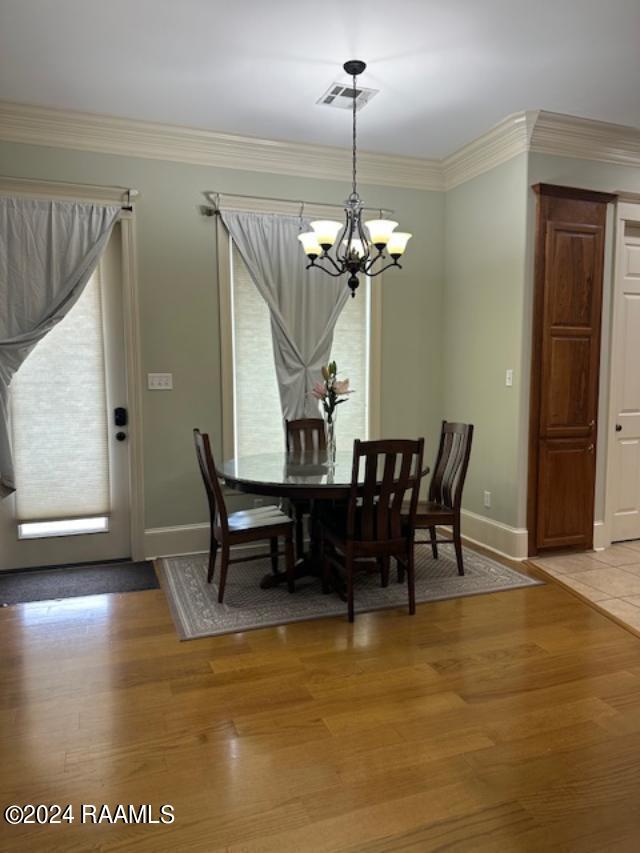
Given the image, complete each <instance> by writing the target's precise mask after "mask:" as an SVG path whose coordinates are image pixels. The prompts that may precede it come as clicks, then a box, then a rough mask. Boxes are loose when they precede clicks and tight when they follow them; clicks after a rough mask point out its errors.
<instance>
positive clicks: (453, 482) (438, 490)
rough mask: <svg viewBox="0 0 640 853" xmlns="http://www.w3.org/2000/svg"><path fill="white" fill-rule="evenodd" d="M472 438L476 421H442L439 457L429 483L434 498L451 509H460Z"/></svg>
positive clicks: (430, 492)
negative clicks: (463, 422)
mask: <svg viewBox="0 0 640 853" xmlns="http://www.w3.org/2000/svg"><path fill="white" fill-rule="evenodd" d="M472 439H473V425H472V424H461V423H452V422H448V421H443V422H442V431H441V433H440V445H439V447H438V456H437V458H436V463H435V466H434V469H433V477H432V478H431V484H430V486H429V500H430V501H434V502H435V503H439V504H442V506H445V507H448V508H449V509H455V510H458V509H460V506H461V504H462V491H463V489H464V481H465V479H466V476H467V468H468V467H469V456H470V454H471V442H472Z"/></svg>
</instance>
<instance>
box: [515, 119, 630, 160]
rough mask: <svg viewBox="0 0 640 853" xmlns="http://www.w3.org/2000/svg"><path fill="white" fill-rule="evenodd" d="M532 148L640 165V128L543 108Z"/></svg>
mask: <svg viewBox="0 0 640 853" xmlns="http://www.w3.org/2000/svg"><path fill="white" fill-rule="evenodd" d="M530 150H531V151H534V152H536V153H538V154H555V155H557V156H559V157H576V158H578V159H580V160H597V161H599V162H601V163H615V164H617V165H619V166H632V167H636V168H637V167H638V166H640V129H638V128H635V127H625V126H624V125H621V124H608V123H607V122H603V121H594V120H592V119H586V118H578V117H576V116H568V115H562V114H560V113H550V112H545V111H544V110H541V111H540V112H539V113H538V114H537V118H536V121H535V124H534V127H533V133H532V136H531V142H530Z"/></svg>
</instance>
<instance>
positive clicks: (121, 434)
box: [116, 432, 127, 441]
mask: <svg viewBox="0 0 640 853" xmlns="http://www.w3.org/2000/svg"><path fill="white" fill-rule="evenodd" d="M126 437H127V434H126V432H117V433H116V441H124V440H125V438H126Z"/></svg>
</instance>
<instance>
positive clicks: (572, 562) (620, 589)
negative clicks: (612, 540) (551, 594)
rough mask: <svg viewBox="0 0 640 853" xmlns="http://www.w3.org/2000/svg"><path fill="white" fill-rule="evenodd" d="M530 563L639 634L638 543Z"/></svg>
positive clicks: (636, 541) (561, 555) (639, 585)
mask: <svg viewBox="0 0 640 853" xmlns="http://www.w3.org/2000/svg"><path fill="white" fill-rule="evenodd" d="M532 563H533V564H534V565H535V566H538V567H539V568H541V569H542V570H543V571H545V572H546V573H547V574H549V575H551V577H553V578H556V579H557V580H558V581H560V583H562V584H564V586H567V587H569V588H570V589H572V590H574V591H575V592H577V593H579V594H580V595H581V596H583V598H586V599H588V600H589V601H592V602H594V604H595V605H596V606H597V607H598V608H599V609H601V610H604V611H605V612H606V613H609V614H611V615H612V616H613V617H614V618H616V619H617V621H619V622H624V623H625V624H626V625H628V626H629V627H630V628H632V629H633V630H634V632H635V633H638V634H640V540H635V541H633V542H624V543H622V544H619V545H612V546H611V547H610V548H606V549H605V550H604V551H589V552H586V553H579V554H572V553H568V554H559V555H556V556H553V557H536V559H535V560H532Z"/></svg>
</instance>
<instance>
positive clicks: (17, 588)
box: [0, 560, 159, 605]
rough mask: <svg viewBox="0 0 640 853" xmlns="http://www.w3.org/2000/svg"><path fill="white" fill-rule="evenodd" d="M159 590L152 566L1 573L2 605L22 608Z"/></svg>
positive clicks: (107, 565) (105, 565)
mask: <svg viewBox="0 0 640 853" xmlns="http://www.w3.org/2000/svg"><path fill="white" fill-rule="evenodd" d="M158 586H159V584H158V579H157V577H156V573H155V572H154V570H153V564H152V563H149V562H140V563H131V562H129V561H128V560H127V561H126V562H124V561H123V562H118V563H94V564H91V565H88V566H59V567H56V568H48V569H24V570H20V571H12V572H4V573H0V603H1V604H2V605H7V604H23V603H26V602H29V601H47V600H49V599H57V598H76V597H78V596H81V595H101V594H102V593H108V592H137V591H139V590H143V589H157V588H158Z"/></svg>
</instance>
